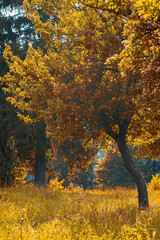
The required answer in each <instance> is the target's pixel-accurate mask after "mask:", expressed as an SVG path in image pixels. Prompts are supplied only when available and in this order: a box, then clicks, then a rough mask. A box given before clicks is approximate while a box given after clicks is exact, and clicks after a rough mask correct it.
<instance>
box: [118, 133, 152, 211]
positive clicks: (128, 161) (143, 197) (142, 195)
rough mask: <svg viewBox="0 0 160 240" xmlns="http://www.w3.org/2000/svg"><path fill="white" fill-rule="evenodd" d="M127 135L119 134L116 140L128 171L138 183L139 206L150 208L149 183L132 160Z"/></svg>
mask: <svg viewBox="0 0 160 240" xmlns="http://www.w3.org/2000/svg"><path fill="white" fill-rule="evenodd" d="M125 137H126V136H125V134H121V135H119V136H118V138H116V142H117V145H118V148H119V151H120V153H121V155H122V158H123V163H124V166H125V168H126V169H127V170H128V172H129V173H130V174H131V175H132V177H133V178H134V180H135V183H136V185H137V190H138V200H139V208H140V209H144V208H148V207H149V202H148V192H147V185H146V182H145V179H144V177H143V175H142V173H141V171H140V170H139V168H138V167H137V166H136V164H135V163H134V161H133V160H132V157H131V155H130V153H129V150H128V147H127V144H126V139H125Z"/></svg>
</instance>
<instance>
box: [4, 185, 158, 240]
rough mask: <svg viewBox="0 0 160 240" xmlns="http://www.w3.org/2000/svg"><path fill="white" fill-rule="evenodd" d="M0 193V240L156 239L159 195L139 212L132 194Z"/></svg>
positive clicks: (117, 191)
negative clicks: (144, 209)
mask: <svg viewBox="0 0 160 240" xmlns="http://www.w3.org/2000/svg"><path fill="white" fill-rule="evenodd" d="M53 189H54V188H53V184H52V187H51V189H49V188H48V189H44V188H36V187H34V186H26V185H24V186H23V185H22V186H15V187H10V188H6V189H0V240H11V239H13V240H33V239H38V240H65V239H66V240H105V239H106V240H107V239H108V240H113V239H115V240H116V239H127V240H128V239H133V240H134V239H138V240H143V239H156V240H158V239H160V221H159V217H160V191H159V190H157V191H153V190H149V197H150V208H149V209H148V210H147V211H140V210H138V207H137V192H136V190H131V189H126V188H117V189H109V190H106V191H100V190H93V191H89V190H88V191H83V190H82V189H81V188H80V189H78V188H76V189H75V190H74V189H72V190H63V189H62V190H61V191H60V190H59V191H57V190H55V191H53Z"/></svg>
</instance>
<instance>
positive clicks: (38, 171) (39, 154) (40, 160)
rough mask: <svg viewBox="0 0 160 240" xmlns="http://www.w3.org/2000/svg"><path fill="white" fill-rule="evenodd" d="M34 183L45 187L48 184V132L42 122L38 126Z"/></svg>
mask: <svg viewBox="0 0 160 240" xmlns="http://www.w3.org/2000/svg"><path fill="white" fill-rule="evenodd" d="M34 184H35V185H37V186H44V187H45V186H46V185H47V173H46V134H45V125H44V124H40V125H39V126H38V128H37V141H36V157H35V180H34Z"/></svg>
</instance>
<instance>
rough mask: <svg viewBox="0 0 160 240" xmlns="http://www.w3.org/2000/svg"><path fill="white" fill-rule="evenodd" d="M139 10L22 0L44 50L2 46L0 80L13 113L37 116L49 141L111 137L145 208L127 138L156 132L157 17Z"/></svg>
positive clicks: (120, 4)
mask: <svg viewBox="0 0 160 240" xmlns="http://www.w3.org/2000/svg"><path fill="white" fill-rule="evenodd" d="M145 2H148V1H143V3H145ZM151 2H156V1H151ZM157 7H158V8H159V5H158V3H157ZM37 9H42V10H43V11H44V12H45V13H46V15H47V16H48V19H47V18H46V21H44V20H43V21H42V20H41V18H40V16H39V13H38V11H37ZM144 9H145V6H144V5H143V4H140V1H138V0H137V1H129V0H125V1H116V0H114V1H104V0H99V1H97V0H81V1H76V0H70V1H69V0H55V1H53V0H25V1H24V10H25V13H26V15H27V17H28V18H29V19H30V20H31V21H32V23H34V24H35V27H36V31H37V32H38V33H39V34H40V35H41V37H42V38H43V39H44V40H45V42H46V46H45V48H46V50H45V53H44V51H42V50H40V49H38V50H35V49H33V47H32V46H30V48H29V50H28V54H27V56H26V59H25V60H24V61H22V60H20V58H18V57H17V56H14V55H13V54H12V52H11V50H10V48H9V47H6V51H5V58H6V60H7V61H8V64H9V67H10V72H9V73H8V74H7V75H6V76H5V77H4V78H3V79H2V81H3V82H5V84H6V87H5V88H4V91H7V92H9V93H10V97H9V98H8V100H9V101H10V102H11V103H12V104H14V105H15V106H17V107H18V108H19V109H20V113H19V116H20V117H21V118H22V119H24V121H26V122H32V121H35V120H43V121H45V122H46V124H47V133H48V135H49V136H50V138H53V139H54V141H55V142H57V143H62V142H65V141H66V140H67V139H73V138H74V139H75V138H76V139H83V143H84V145H86V146H87V144H90V143H91V142H93V141H94V142H97V144H99V145H103V146H105V144H106V142H107V139H108V138H110V139H111V138H112V139H113V140H114V141H115V142H116V143H117V145H118V148H119V151H120V153H121V155H122V158H123V162H124V166H125V167H126V169H127V170H128V171H129V172H130V174H131V175H132V177H133V178H134V180H135V182H136V184H137V189H138V199H139V206H140V207H147V206H148V193H147V187H146V183H145V180H144V178H143V176H142V174H141V172H140V171H139V169H138V168H137V166H136V165H135V163H134V162H133V160H132V157H131V155H130V153H129V150H128V147H127V141H129V140H132V139H133V138H137V137H140V136H141V135H142V133H143V134H146V132H147V130H148V129H147V127H146V126H148V125H149V130H150V133H151V136H152V137H154V139H156V138H158V136H159V128H158V125H156V121H157V119H156V118H157V116H158V111H159V110H158V107H157V106H158V80H159V65H158V61H159V60H158V59H159V43H158V39H159V36H160V32H159V28H158V26H159V17H157V15H156V17H155V18H150V15H147V16H146V15H145V14H146V12H149V10H150V8H149V10H148V9H147V10H145V11H144V12H143V10H144ZM144 13H145V14H144ZM156 13H157V12H156ZM148 14H149V13H148ZM55 19H56V21H55ZM148 47H149V48H148ZM148 103H149V104H148ZM26 113H30V114H29V115H26ZM152 123H154V125H156V129H154V128H153V126H152ZM152 129H154V133H153V134H152Z"/></svg>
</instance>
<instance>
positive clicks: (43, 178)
mask: <svg viewBox="0 0 160 240" xmlns="http://www.w3.org/2000/svg"><path fill="white" fill-rule="evenodd" d="M34 184H35V185H37V186H39V187H40V186H43V187H46V185H47V174H46V164H45V163H43V164H42V163H40V162H39V158H36V162H35V180H34Z"/></svg>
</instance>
